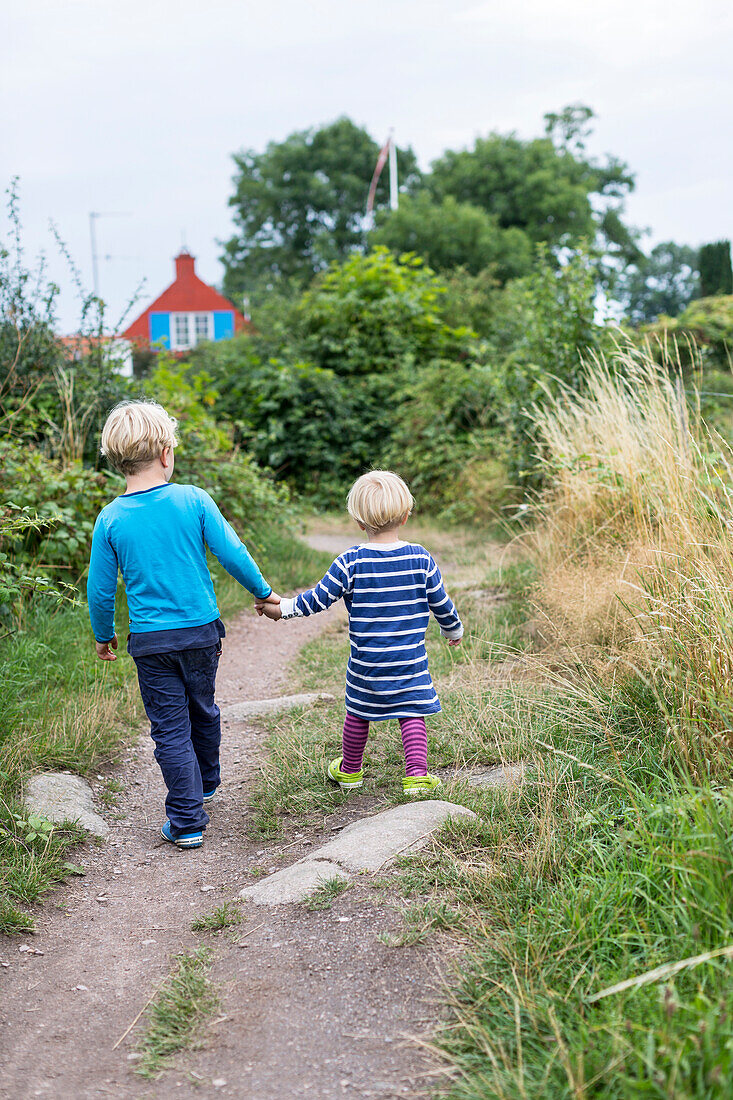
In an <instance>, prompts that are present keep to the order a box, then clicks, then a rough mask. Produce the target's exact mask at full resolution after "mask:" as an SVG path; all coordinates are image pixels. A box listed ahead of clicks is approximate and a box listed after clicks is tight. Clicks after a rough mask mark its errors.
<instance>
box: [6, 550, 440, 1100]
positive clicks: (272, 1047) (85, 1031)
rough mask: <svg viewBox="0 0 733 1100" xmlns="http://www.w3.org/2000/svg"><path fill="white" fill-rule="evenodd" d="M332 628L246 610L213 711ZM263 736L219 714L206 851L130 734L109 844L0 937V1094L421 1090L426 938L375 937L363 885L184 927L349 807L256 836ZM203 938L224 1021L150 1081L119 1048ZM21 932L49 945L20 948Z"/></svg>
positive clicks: (291, 856)
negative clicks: (253, 804)
mask: <svg viewBox="0 0 733 1100" xmlns="http://www.w3.org/2000/svg"><path fill="white" fill-rule="evenodd" d="M321 536H322V539H323V540H325V539H326V538H331V539H332V540H334V541H332V542H331V543H330V544H329V546H328V547H326V546H325V542H323V541H322V542H321V545H322V546H323V548H324V549H325V548H328V549H333V551H334V552H338V550H340V549H342V548H343V547H344V546H345V545H350V544H351V543H352V542H353V541H355V540H354V539H353V538H351V539H350V538H349V537H348V536H345V535H344V534H343V533H342V532H338V531H336V532H326V533H323V532H322V533H321ZM321 536H317V535H314V536H313V541H314V542H316V539H317V538H318V537H321ZM328 622H329V619H328V618H327V617H326V616H322V617H318V618H314V619H300V620H296V621H294V622H293V623H291V624H289V626H288V629H287V630H280V629H279V628H277V627H273V625H272V624H269V623H267V622H266V621H265V620H259V619H257V618H256V617H254V616H253V615H252V614H245V615H242V616H241V617H240V618H239V619H238V620H237V621H236V622H234V623H233V624H232V626H231V628H230V630H229V632H228V637H227V639H226V641H225V648H224V655H223V658H222V664H221V668H220V673H219V679H218V699H219V702H220V703H221V704H222V706H225V705H227V704H231V703H235V702H239V701H241V700H245V699H259V698H267V697H272V696H276V695H278V694H282V693H283V691H284V690H286V689H287V682H288V666H289V665H290V664H291V663H292V661H293V660H294V659H295V657H296V655H297V652H298V650H299V648H300V647H301V645H302V644H303V643H304V642H305V641H307V640H308V639H310V638H312V637H313V636H314V635H316V634H317V633H318V632H319V631H321V630H322V629H324V628H326V627H327V625H328ZM260 739H261V735H260V734H259V733H258V732H257V728H256V726H254V725H252V724H246V723H231V724H228V725H226V726H225V728H224V738H223V746H222V775H223V785H222V787H221V788H220V795H219V797H217V800H216V802H215V803H214V804H213V805H212V809H211V825H210V826H209V829H208V830H207V834H206V841H205V845H204V847H203V848H202V849H200V850H198V851H194V852H179V851H177V850H175V849H173V848H171V847H169V846H168V845H164V844H163V843H162V842H159V840H158V829H159V827H160V824H161V821H162V805H163V797H164V790H163V784H162V780H161V777H160V773H159V770H158V768H157V765H156V764H155V762H154V760H153V756H152V743H151V742H150V740H149V738H148V737H147V736H143V737H142V738H141V739H140V740H139V741H138V742H136V743H135V744H133V745H131V746H130V749H129V751H128V754H127V758H126V760H125V764H124V767H123V769H122V774H121V775H119V778H120V779H121V780H122V782H123V783H124V786H125V791H124V794H123V795H122V796H121V801H120V805H119V807H118V809H117V813H118V814H119V815H121V820H117V821H114V822H113V823H112V834H111V838H110V840H109V842H108V843H107V844H105V845H103V846H102V847H99V848H96V847H90V846H87V847H85V848H84V849H83V850H82V852H81V853H80V854H79V855H77V857H76V858H77V859H79V860H80V861H81V862H83V864H84V866H85V870H86V875H85V876H84V877H83V878H79V879H75V880H73V882H72V884H70V885H69V886H66V887H63V888H61V889H60V890H59V891H57V893H56V894H55V895H54V896H53V898H52V899H51V901H50V902H48V903H47V904H46V905H45V906H44V907H43V909H42V911H41V912H40V914H39V917H38V927H39V934H38V935H36V936H34V937H32V938H30V937H22V938H13V939H6V938H0V959H2V960H3V961H5V962H8V963H9V964H10V965H9V967H4V968H3V969H2V970H0V1022H1V1023H2V1031H1V1032H0V1036H1V1037H0V1096H2V1097H7V1098H9V1100H24V1098H26V1097H52V1098H57V1097H58V1098H64V1100H65V1098H67V1097H68V1098H69V1100H72V1098H74V1100H76V1098H86V1097H118V1098H127V1097H130V1098H136V1100H142V1098H146V1097H156V1098H167V1097H173V1096H175V1097H189V1096H190V1097H198V1098H201V1097H209V1096H217V1097H220V1096H230V1097H246V1098H248V1100H249V1098H251V1100H270V1098H273V1100H274V1098H275V1097H277V1098H283V1100H289V1098H290V1097H307V1096H310V1097H318V1098H319V1100H330V1098H332V1097H339V1098H340V1097H349V1096H354V1097H378V1098H387V1097H406V1096H414V1095H416V1094H418V1093H422V1094H423V1095H424V1092H425V1079H424V1077H423V1076H422V1075H423V1074H424V1073H425V1072H426V1070H427V1069H428V1066H429V1063H428V1058H427V1055H425V1054H424V1053H423V1052H422V1051H421V1050H420V1048H419V1047H418V1046H416V1045H415V1044H414V1043H407V1044H406V1043H405V1042H404V1037H405V1035H408V1034H409V1035H414V1034H419V1033H420V1032H428V1033H429V1032H430V1030H431V1029H432V1026H433V1024H434V1022H435V1018H436V1013H437V1011H438V1009H437V1003H436V995H435V992H434V988H435V975H436V967H437V963H438V959H437V958H436V956H435V954H434V949H428V948H425V947H416V948H403V949H401V950H399V951H395V950H393V949H390V948H388V947H386V946H384V945H383V944H382V943H381V942H380V941H379V940H378V938H377V936H378V933H379V932H381V931H389V930H391V929H392V928H394V927H396V926H397V924H398V920H399V918H398V915H397V914H396V912H395V911H394V909H393V908H392V907H391V906H389V905H384V904H379V905H375V904H374V900H373V899H374V893H373V891H370V890H369V889H367V888H366V887H365V886H364V887H361V886H359V885H357V886H355V887H354V888H353V889H351V890H349V891H348V893H347V894H345V895H344V896H343V897H342V898H340V899H339V901H338V904H337V906H335V907H334V909H333V910H331V911H324V912H313V913H311V912H308V911H307V910H306V909H305V908H304V907H302V906H286V907H280V908H278V909H275V910H272V909H254V908H253V909H252V910H248V913H247V920H246V921H245V923H244V924H243V925H241V926H240V929H239V930H238V933H237V934H236V935H235V936H234V937H233V939H228V938H227V937H225V936H218V937H215V938H212V937H202V936H200V935H199V936H195V935H194V934H193V933H192V932H191V931H190V930H189V929H190V922H191V919H192V918H193V917H194V916H197V915H199V914H201V913H205V912H207V911H209V910H211V909H212V908H214V907H215V906H216V905H218V904H221V903H222V902H223V901H225V900H228V899H231V898H233V897H235V896H236V894H237V892H238V890H239V889H240V888H241V887H242V886H243V885H246V884H247V882H249V881H253V877H252V872H253V870H254V871H255V873H257V872H259V873H262V872H263V871H270V870H275V869H278V868H279V867H281V866H284V865H286V864H288V863H290V862H293V861H294V860H295V859H297V858H299V856H300V855H302V854H304V853H305V852H306V851H307V850H308V848H309V846H311V845H313V844H318V843H320V842H322V841H323V840H325V839H328V838H330V837H331V836H332V835H333V830H334V828H338V827H339V826H341V825H343V824H345V823H348V822H349V821H351V820H353V819H354V816H356V815H358V814H359V809H358V807H356V806H355V805H354V806H351V805H348V804H347V806H346V807H345V808H344V809H343V810H341V811H340V812H339V813H338V814H334V815H332V816H331V817H328V818H326V819H324V821H323V823H322V827H321V828H319V829H317V830H315V831H311V832H309V833H307V834H306V833H298V834H296V835H295V836H294V837H293V838H287V840H286V841H284V842H280V843H276V842H269V843H256V842H253V841H252V840H251V839H249V838H248V837H247V835H246V832H245V824H246V815H247V788H248V785H249V784H250V782H251V779H252V776H253V775H254V774H255V773H256V770H257V767H258V765H259V762H260V761H261V759H262V747H261V744H260ZM107 816H108V819H109V815H107ZM288 841H291V843H288ZM202 940H203V941H204V942H210V943H213V946H214V951H215V961H214V965H213V970H212V976H213V978H214V980H215V981H216V982H217V983H218V984H219V985H220V988H221V991H222V1006H221V1012H220V1014H219V1017H218V1018H217V1019H216V1020H215V1021H214V1022H213V1023H211V1024H208V1025H207V1026H205V1027H204V1028H203V1030H202V1035H201V1040H202V1046H201V1048H200V1049H199V1050H196V1051H194V1052H193V1053H189V1054H185V1055H182V1056H181V1057H180V1058H179V1059H178V1061H177V1063H176V1068H175V1069H173V1070H171V1071H169V1072H168V1073H166V1074H165V1075H164V1076H163V1077H162V1078H161V1079H160V1080H158V1081H155V1082H147V1081H144V1080H142V1079H141V1078H140V1077H138V1076H136V1075H135V1074H134V1072H133V1070H134V1061H132V1060H130V1058H129V1055H130V1053H131V1051H132V1049H133V1045H134V1034H135V1032H134V1029H133V1032H132V1034H131V1035H129V1036H128V1037H127V1038H126V1039H125V1040H124V1041H123V1042H122V1043H120V1045H119V1046H118V1047H117V1048H116V1049H113V1048H114V1047H115V1044H116V1042H117V1040H119V1039H120V1037H121V1036H122V1035H123V1033H124V1032H125V1029H126V1028H127V1027H128V1026H129V1025H130V1023H131V1022H132V1021H133V1020H134V1018H135V1017H136V1015H137V1014H138V1012H139V1011H140V1009H141V1008H142V1007H143V1005H144V1004H145V1003H146V1001H147V999H148V998H149V996H150V995H151V993H152V992H153V990H154V989H155V988H156V986H157V984H158V983H159V982H160V981H161V980H162V978H163V977H164V976H165V975H166V974H167V973H168V972H169V970H170V956H171V955H172V954H174V953H175V952H178V951H181V950H184V949H190V948H192V947H194V946H197V945H199V944H201V942H202ZM237 940H240V943H239V944H237V942H236V941H237ZM23 941H26V942H28V943H30V944H31V945H32V946H33V947H36V948H38V949H39V950H41V951H43V955H33V956H31V955H27V954H21V953H20V952H19V950H18V948H19V946H20V945H21V944H22V943H23ZM214 1082H216V1084H214Z"/></svg>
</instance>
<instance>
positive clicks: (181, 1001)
mask: <svg viewBox="0 0 733 1100" xmlns="http://www.w3.org/2000/svg"><path fill="white" fill-rule="evenodd" d="M210 966H211V952H210V951H209V950H208V948H205V947H201V948H199V949H198V950H197V951H194V952H192V953H191V954H186V953H185V952H183V953H181V954H180V955H176V957H175V967H174V969H173V972H172V974H171V975H170V977H169V978H168V979H167V980H166V982H165V984H164V985H163V987H162V988H161V989H160V991H159V992H158V993H157V994H156V996H155V999H154V1001H153V1003H152V1005H151V1007H150V1009H149V1010H148V1013H147V1015H146V1019H145V1029H144V1031H143V1033H142V1035H141V1036H140V1038H139V1039H138V1041H137V1043H136V1051H137V1053H138V1054H140V1055H141V1059H140V1061H139V1062H138V1064H137V1066H136V1068H135V1072H136V1073H139V1074H140V1076H142V1077H159V1076H160V1075H161V1074H162V1073H163V1072H164V1070H166V1069H167V1068H168V1067H169V1066H170V1064H171V1061H172V1059H173V1058H174V1056H175V1055H176V1054H178V1053H180V1051H182V1050H186V1049H187V1048H189V1047H192V1046H195V1045H197V1043H198V1041H199V1039H200V1031H201V1028H202V1027H203V1025H204V1024H205V1022H206V1020H207V1018H208V1017H209V1016H211V1015H212V1014H213V1013H214V1012H215V1010H216V1008H217V1006H218V1004H219V997H218V994H217V992H216V990H215V989H214V988H213V986H212V985H211V982H210V981H209V978H208V971H209V968H210Z"/></svg>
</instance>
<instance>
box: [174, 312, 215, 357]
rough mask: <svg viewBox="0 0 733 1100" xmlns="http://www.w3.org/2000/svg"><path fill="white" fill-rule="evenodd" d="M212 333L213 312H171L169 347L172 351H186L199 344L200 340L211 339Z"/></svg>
mask: <svg viewBox="0 0 733 1100" xmlns="http://www.w3.org/2000/svg"><path fill="white" fill-rule="evenodd" d="M213 334H214V315H213V313H172V314H171V349H172V350H173V351H186V350H187V349H188V348H193V347H195V346H196V344H200V343H201V341H202V340H211V339H212V337H213Z"/></svg>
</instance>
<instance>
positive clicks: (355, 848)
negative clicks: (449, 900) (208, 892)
mask: <svg viewBox="0 0 733 1100" xmlns="http://www.w3.org/2000/svg"><path fill="white" fill-rule="evenodd" d="M475 816H476V815H475V814H474V813H473V811H472V810H468V809H466V807H465V806H456V805H455V804H454V803H453V802H443V801H441V800H440V799H426V800H424V801H421V802H412V803H406V804H405V805H402V806H394V807H393V808H392V809H391V810H384V811H383V812H382V813H380V814H374V816H373V817H365V818H364V819H363V820H362V821H355V822H354V824H353V825H348V826H347V827H346V828H345V829H343V830H342V832H340V833H339V835H338V836H337V837H336V838H335V839H334V840H330V841H329V842H328V844H324V845H323V847H322V848H318V849H317V851H315V852H312V853H311V854H310V855H308V856H306V857H305V858H304V859H301V860H299V861H298V862H297V863H294V864H292V866H290V867H285V868H284V869H283V870H282V871H276V872H275V874H274V875H269V876H268V877H267V878H265V879H262V881H261V882H256V883H255V884H254V885H252V886H246V887H245V888H244V890H242V891H241V895H240V896H241V897H243V898H249V899H250V900H251V901H253V902H255V904H256V905H284V904H286V903H288V902H294V901H303V900H304V898H307V897H308V895H309V894H312V893H313V890H314V889H315V888H316V887H317V886H319V885H320V884H321V883H323V882H325V881H327V880H328V879H331V878H336V877H340V878H349V877H350V875H349V872H355V871H380V870H381V869H382V868H383V867H387V866H389V864H390V863H392V862H393V860H395V859H396V858H397V856H399V855H402V854H403V853H404V852H415V851H417V850H418V849H419V848H422V847H423V846H424V845H425V844H427V842H428V840H429V839H430V837H431V836H432V834H433V833H434V832H436V831H437V830H438V829H439V828H440V826H441V825H443V824H444V823H445V822H446V821H447V820H448V818H449V817H475Z"/></svg>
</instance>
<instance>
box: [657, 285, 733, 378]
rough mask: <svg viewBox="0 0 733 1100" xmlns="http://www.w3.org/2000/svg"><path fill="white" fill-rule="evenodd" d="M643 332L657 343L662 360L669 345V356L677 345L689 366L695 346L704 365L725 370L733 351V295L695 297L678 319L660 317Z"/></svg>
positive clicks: (665, 356) (667, 353)
mask: <svg viewBox="0 0 733 1100" xmlns="http://www.w3.org/2000/svg"><path fill="white" fill-rule="evenodd" d="M642 332H643V333H644V335H645V336H646V337H647V338H650V339H652V340H653V341H656V342H657V343H658V344H659V353H658V354H659V356H660V357H661V358H668V357H669V355H670V351H669V347H670V344H671V345H672V351H671V354H672V356H674V355H675V354H676V353H675V351H674V346H676V347H678V348H679V349H681V350H682V351H683V352H684V359H685V361H686V364H687V365H688V366H689V365H692V363H693V361H694V359H695V354H694V352H692V351H691V348H692V345H694V346H695V347H697V348H699V350H700V351H701V353H702V362H703V363H704V364H705V365H707V364H710V365H712V366H717V367H727V366H728V365H729V364H730V355H731V350H733V295H722V294H721V295H716V296H715V297H713V298H696V299H694V300H693V301H692V302H690V304H689V306H688V307H687V309H685V310H684V311H683V312H682V313H681V314H680V315H679V317H674V318H672V317H660V318H659V320H658V321H657V323H656V324H654V325H649V326H647V327H646V328H645V329H643V330H642Z"/></svg>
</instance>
